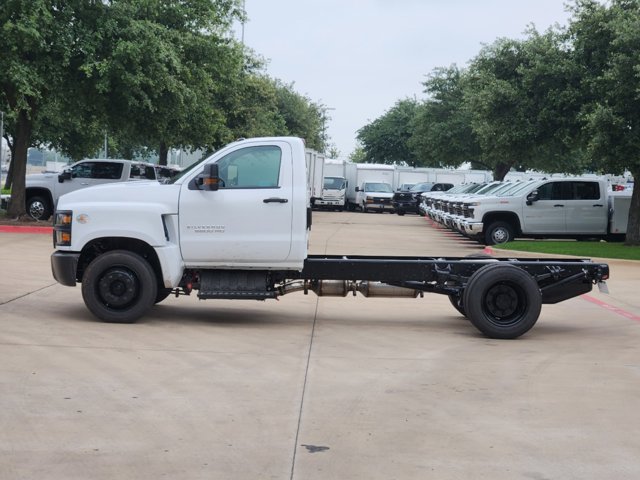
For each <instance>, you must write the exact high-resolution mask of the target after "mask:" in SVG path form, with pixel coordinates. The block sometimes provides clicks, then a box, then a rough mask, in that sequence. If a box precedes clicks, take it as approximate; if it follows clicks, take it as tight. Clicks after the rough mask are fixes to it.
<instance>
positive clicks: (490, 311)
mask: <svg viewBox="0 0 640 480" xmlns="http://www.w3.org/2000/svg"><path fill="white" fill-rule="evenodd" d="M482 309H483V311H484V313H485V315H486V317H487V319H488V320H489V321H490V322H491V323H493V324H494V325H497V326H501V327H507V326H510V325H514V324H516V323H518V321H519V320H520V318H522V316H523V315H524V314H525V313H526V311H527V300H526V295H525V293H524V291H523V290H522V289H521V288H520V287H518V286H516V285H514V284H511V283H497V284H495V285H494V286H492V287H491V288H489V289H488V290H487V292H486V294H485V296H484V301H483V305H482Z"/></svg>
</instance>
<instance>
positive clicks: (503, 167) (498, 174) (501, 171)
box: [493, 162, 511, 182]
mask: <svg viewBox="0 0 640 480" xmlns="http://www.w3.org/2000/svg"><path fill="white" fill-rule="evenodd" d="M509 170H511V165H507V164H506V163H503V162H498V163H497V164H496V166H495V169H494V170H493V179H494V180H497V181H499V182H502V181H503V180H504V177H506V176H507V173H509Z"/></svg>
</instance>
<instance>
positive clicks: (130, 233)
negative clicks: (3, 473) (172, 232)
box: [70, 203, 178, 251]
mask: <svg viewBox="0 0 640 480" xmlns="http://www.w3.org/2000/svg"><path fill="white" fill-rule="evenodd" d="M141 206H143V207H144V208H140V207H141ZM72 211H73V222H72V231H71V235H72V242H71V248H70V250H75V251H81V250H82V249H83V248H84V246H85V245H87V244H88V243H90V242H92V241H93V240H95V239H98V238H104V237H123V238H134V239H137V240H141V241H143V242H145V243H147V244H149V245H151V246H152V247H160V246H165V245H166V244H167V243H171V242H172V243H176V244H177V243H178V239H177V238H174V239H171V238H168V236H169V233H168V231H167V230H166V229H165V225H164V223H163V220H162V216H163V214H166V213H168V212H166V211H165V209H164V208H162V206H161V205H158V204H144V205H141V204H139V203H138V204H136V208H135V209H132V210H128V209H127V208H126V205H125V206H123V209H122V211H119V212H117V214H114V209H113V206H110V205H105V204H91V203H83V204H82V205H81V206H80V207H79V208H73V206H72Z"/></svg>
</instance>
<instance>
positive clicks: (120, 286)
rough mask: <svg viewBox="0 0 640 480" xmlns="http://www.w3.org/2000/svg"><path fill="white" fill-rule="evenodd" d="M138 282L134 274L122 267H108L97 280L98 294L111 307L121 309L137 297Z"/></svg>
mask: <svg viewBox="0 0 640 480" xmlns="http://www.w3.org/2000/svg"><path fill="white" fill-rule="evenodd" d="M138 291H139V284H138V277H137V276H136V274H135V273H134V272H133V271H131V270H129V269H128V268H124V267H116V268H110V269H109V270H107V271H105V273H104V275H102V277H101V278H100V281H99V282H98V295H99V296H100V299H101V300H102V302H103V303H104V304H105V305H106V306H108V307H111V308H115V309H121V308H125V307H127V306H129V305H131V303H133V302H134V301H135V300H136V298H137V297H138Z"/></svg>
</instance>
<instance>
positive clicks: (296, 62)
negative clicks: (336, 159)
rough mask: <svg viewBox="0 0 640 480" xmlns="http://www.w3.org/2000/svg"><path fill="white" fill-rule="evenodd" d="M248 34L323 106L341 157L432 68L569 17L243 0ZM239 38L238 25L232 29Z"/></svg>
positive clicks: (556, 10) (555, 6)
mask: <svg viewBox="0 0 640 480" xmlns="http://www.w3.org/2000/svg"><path fill="white" fill-rule="evenodd" d="M244 3H245V10H246V14H247V17H248V20H247V21H246V22H245V24H244V42H245V44H246V45H247V46H248V47H249V48H251V49H252V50H254V51H255V52H256V53H257V54H259V55H260V56H262V57H263V58H264V59H265V60H267V62H268V63H267V68H266V71H267V73H268V74H269V75H270V76H271V77H273V78H278V79H280V80H282V81H283V82H285V83H287V84H293V87H294V90H295V91H296V92H298V93H299V94H302V95H305V96H307V97H308V98H309V99H310V100H311V101H313V102H315V103H319V104H322V105H324V106H325V107H327V109H328V114H329V117H330V120H329V121H328V122H327V132H328V134H329V136H330V142H331V143H333V144H335V145H336V147H337V149H338V150H339V151H340V154H341V157H343V158H346V157H348V155H349V154H351V153H352V152H353V150H354V149H355V147H356V135H357V131H358V129H360V128H362V127H363V126H365V125H367V124H368V123H370V122H372V121H373V120H375V119H376V118H378V117H380V116H381V115H384V113H385V112H386V111H388V110H389V109H390V108H392V107H393V106H394V104H395V103H396V102H397V101H398V100H402V99H405V98H417V99H423V98H424V93H423V90H424V87H423V85H422V84H423V82H424V81H425V80H426V78H427V76H428V75H429V73H431V72H432V71H433V70H434V69H435V68H438V67H448V66H450V65H452V64H456V65H458V66H459V67H466V66H467V64H468V62H469V61H470V60H472V59H473V57H475V56H476V55H477V54H478V53H479V51H480V49H481V48H482V46H483V45H487V44H491V43H493V42H494V41H495V40H496V39H498V38H505V37H506V38H514V39H515V38H524V34H523V32H524V31H525V29H526V28H527V26H529V25H532V24H533V25H534V26H535V27H536V29H537V30H538V31H544V30H546V29H547V28H549V27H550V26H552V25H554V24H559V25H566V24H567V22H568V19H569V13H568V12H567V11H566V8H565V1H564V0H244ZM236 36H237V37H238V38H239V39H241V37H242V28H240V27H238V28H237V29H236Z"/></svg>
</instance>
